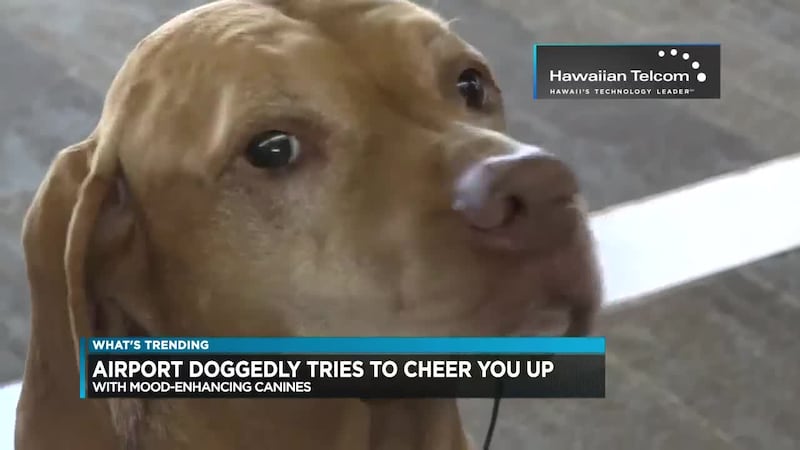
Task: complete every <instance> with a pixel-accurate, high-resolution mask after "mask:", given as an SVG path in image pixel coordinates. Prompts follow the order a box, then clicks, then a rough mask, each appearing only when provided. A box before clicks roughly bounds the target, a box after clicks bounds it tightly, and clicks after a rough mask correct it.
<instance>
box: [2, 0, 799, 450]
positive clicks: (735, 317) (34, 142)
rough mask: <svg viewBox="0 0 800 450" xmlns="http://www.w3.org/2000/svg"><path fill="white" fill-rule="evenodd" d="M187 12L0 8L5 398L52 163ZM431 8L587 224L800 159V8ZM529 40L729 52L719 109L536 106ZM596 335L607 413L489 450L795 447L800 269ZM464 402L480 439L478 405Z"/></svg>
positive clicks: (511, 408) (501, 439)
mask: <svg viewBox="0 0 800 450" xmlns="http://www.w3.org/2000/svg"><path fill="white" fill-rule="evenodd" d="M199 3H201V2H199V1H196V0H162V1H156V0H148V1H137V2H132V1H128V2H109V1H106V0H72V1H67V2H63V1H62V2H57V1H52V0H0V64H1V65H0V318H1V319H0V381H4V380H11V379H16V378H18V377H19V376H20V375H21V371H22V362H23V359H24V353H25V345H26V342H27V331H28V329H27V327H28V325H27V320H28V318H27V314H28V305H27V287H26V282H25V273H24V270H23V266H22V255H21V252H20V248H19V244H18V240H19V239H18V238H19V226H20V223H21V217H22V214H23V212H24V209H25V208H26V207H27V205H28V202H29V201H30V198H31V196H32V194H33V191H34V190H35V188H36V186H37V185H38V183H39V182H40V180H41V177H42V175H43V174H44V170H45V168H46V165H47V163H48V162H49V160H50V158H51V157H52V156H53V155H54V154H55V152H56V151H57V150H59V149H60V148H62V147H64V146H65V145H67V144H70V143H72V142H75V141H77V140H79V139H81V138H82V137H84V136H85V135H86V134H87V133H88V132H89V130H90V129H91V128H92V127H93V126H94V124H95V122H96V120H97V117H98V114H99V110H100V105H101V102H102V96H103V93H104V91H105V89H106V87H107V85H108V83H109V82H110V80H111V77H112V76H113V74H114V72H115V70H116V69H117V68H118V66H119V65H120V63H121V62H122V59H123V58H124V56H125V54H126V53H127V51H128V50H129V49H130V48H131V47H132V45H133V44H134V43H135V42H136V41H137V40H138V39H139V38H141V37H142V36H144V35H145V34H146V33H147V32H148V31H150V30H151V29H152V28H154V27H155V26H156V25H158V24H159V23H160V22H161V21H163V20H165V19H166V18H168V17H170V16H171V15H173V14H174V13H176V12H179V11H181V10H183V9H186V8H188V7H191V6H194V5H196V4H199ZM430 3H435V4H436V9H437V10H438V11H440V12H441V13H442V14H443V15H444V16H445V17H447V18H454V17H458V18H460V21H459V22H457V25H455V27H456V30H458V31H459V32H461V33H462V35H463V36H465V37H466V38H468V39H469V40H470V41H472V42H473V43H474V44H475V45H476V46H477V47H478V48H480V49H481V50H482V51H484V52H485V53H486V55H487V56H488V58H489V59H490V61H491V62H492V63H493V65H494V67H495V69H496V71H497V73H498V76H499V79H500V82H501V85H502V88H503V89H504V91H505V92H506V102H507V107H508V116H509V119H510V124H511V131H512V134H514V135H515V136H517V137H519V138H521V139H523V140H526V141H529V142H534V143H538V144H541V145H542V146H544V147H547V148H550V149H553V150H555V151H557V152H559V153H560V154H562V155H564V156H565V157H566V158H567V159H568V160H569V161H570V162H571V163H572V164H573V165H574V166H575V167H576V168H577V170H578V171H579V174H580V176H581V178H582V181H583V184H584V186H585V187H586V190H587V192H588V196H589V201H590V204H591V205H592V207H593V208H594V209H600V208H604V207H607V206H610V205H614V204H617V203H620V202H623V201H628V200H633V199H637V198H641V197H644V196H647V195H651V194H655V193H658V192H662V191H665V190H668V189H672V188H676V187H679V186H683V185H685V184H687V183H692V182H697V181H700V180H703V179H705V178H708V177H710V176H713V175H717V174H721V173H725V172H729V171H733V170H741V169H745V168H747V167H750V166H752V165H753V164H755V163H758V162H763V161H767V160H770V159H773V158H776V157H779V156H783V155H789V154H793V153H796V152H798V150H800V132H798V123H800V2H796V1H793V0H762V1H760V2H755V1H742V0H703V1H699V0H676V1H673V2H655V1H654V0H651V1H644V2H643V1H635V0H600V1H596V2H586V1H584V0H562V1H559V2H554V1H547V0H438V1H428V2H426V4H430ZM43 18H47V20H43ZM536 41H539V42H547V41H595V42H596V41H600V42H611V41H689V42H691V41H705V42H721V43H722V48H723V50H722V51H723V58H722V62H723V67H722V71H723V90H722V99H721V100H708V101H697V100H689V101H659V100H638V101H598V100H592V101H536V102H534V101H532V100H531V94H530V89H531V86H530V70H531V69H530V65H531V61H530V59H531V58H530V52H531V44H532V43H533V42H536ZM799 231H800V230H799ZM746 238H747V237H743V239H746ZM599 331H600V332H601V333H602V334H606V335H607V336H608V338H609V342H608V347H609V356H608V376H607V378H608V399H606V400H602V401H506V402H505V403H504V405H503V409H502V411H501V416H500V422H499V425H498V431H497V438H496V445H495V448H496V449H521V448H531V449H537V450H548V449H553V450H555V449H558V450H566V449H569V450H573V449H574V450H578V449H609V450H610V449H648V450H649V449H653V450H655V449H670V450H672V449H687V450H694V449H697V450H701V449H709V450H715V449H725V450H728V449H741V450H759V449H768V450H796V449H798V448H800V427H798V426H797V425H798V424H800V407H799V406H798V405H800V339H799V338H800V252H798V251H795V252H789V253H786V254H784V255H781V256H778V257H774V258H770V259H768V260H765V261H761V262H758V263H755V264H753V265H751V266H748V267H745V268H742V269H739V270H736V271H732V272H728V273H725V274H722V275H719V276H715V277H712V278H709V279H706V280H701V281H699V282H696V283H692V284H690V285H686V286H682V287H680V288H677V289H674V290H671V291H669V292H664V293H661V294H658V295H656V296H654V298H651V299H647V300H646V301H643V302H639V303H635V304H631V305H629V306H626V307H624V308H623V309H621V310H618V311H615V312H614V313H610V314H607V315H606V316H604V317H603V323H602V326H601V329H600V330H599ZM465 405H466V415H467V421H468V423H469V424H470V426H471V427H472V428H473V429H474V430H475V434H476V435H482V433H483V432H484V431H485V427H486V421H487V420H488V416H489V409H490V405H489V404H487V403H485V402H480V401H466V402H465Z"/></svg>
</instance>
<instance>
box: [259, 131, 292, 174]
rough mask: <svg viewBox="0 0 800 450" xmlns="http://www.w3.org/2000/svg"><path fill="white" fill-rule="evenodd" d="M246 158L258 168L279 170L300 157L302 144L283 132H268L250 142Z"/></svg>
mask: <svg viewBox="0 0 800 450" xmlns="http://www.w3.org/2000/svg"><path fill="white" fill-rule="evenodd" d="M246 156H247V160H248V161H249V162H250V164H252V165H254V166H256V167H260V168H265V169H277V168H279V167H283V166H287V165H289V164H291V163H293V162H294V161H295V160H296V159H297V157H298V156H300V142H298V140H297V138H296V137H294V136H292V135H290V134H287V133H284V132H282V131H267V132H266V133H261V134H259V135H257V136H256V137H254V138H253V139H252V140H251V141H250V144H248V146H247V151H246Z"/></svg>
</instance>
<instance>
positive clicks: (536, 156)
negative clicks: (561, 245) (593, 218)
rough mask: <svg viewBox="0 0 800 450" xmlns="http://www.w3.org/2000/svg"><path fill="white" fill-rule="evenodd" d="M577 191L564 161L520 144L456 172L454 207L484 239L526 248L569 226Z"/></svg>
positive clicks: (573, 213) (571, 174)
mask: <svg viewBox="0 0 800 450" xmlns="http://www.w3.org/2000/svg"><path fill="white" fill-rule="evenodd" d="M578 190H579V188H578V182H577V179H576V177H575V174H574V173H573V171H572V170H571V169H570V168H569V167H568V166H567V165H566V164H565V163H564V162H563V161H561V160H559V159H558V158H556V157H555V156H553V155H551V154H549V153H547V152H544V151H542V150H540V149H538V148H536V147H531V146H520V148H519V150H518V151H516V152H515V153H513V154H510V155H504V156H493V157H489V158H486V159H484V160H482V161H479V162H478V163H476V164H474V165H473V166H471V167H469V168H468V169H467V170H466V171H465V172H464V173H463V174H462V175H461V176H460V177H458V180H457V182H456V187H455V198H454V202H453V207H454V208H455V209H456V210H457V211H459V212H460V213H461V214H462V215H463V217H464V218H465V219H466V221H467V223H468V224H469V225H470V226H471V227H472V228H474V229H477V230H478V231H480V232H481V233H480V235H483V236H484V237H486V238H487V239H488V240H490V241H492V242H496V243H499V244H502V245H505V246H506V247H513V248H530V247H532V246H535V244H536V243H537V242H538V243H541V242H543V241H547V240H549V239H554V238H556V237H557V236H558V235H559V233H561V232H564V233H565V232H568V231H571V230H570V228H572V227H571V224H573V223H574V222H575V217H576V215H575V209H576V208H575V205H574V202H575V197H576V196H577V194H578ZM561 234H563V233H561Z"/></svg>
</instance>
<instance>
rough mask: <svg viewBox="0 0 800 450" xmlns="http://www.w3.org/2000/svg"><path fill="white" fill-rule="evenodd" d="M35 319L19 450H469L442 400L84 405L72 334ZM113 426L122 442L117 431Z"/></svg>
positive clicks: (454, 414) (451, 405) (451, 406)
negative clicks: (67, 445)
mask: <svg viewBox="0 0 800 450" xmlns="http://www.w3.org/2000/svg"><path fill="white" fill-rule="evenodd" d="M37 313H40V311H35V312H34V316H35V320H34V324H33V336H32V339H31V355H30V357H29V359H28V364H27V367H26V373H25V381H24V387H23V395H22V398H21V401H20V407H19V414H18V426H19V430H18V433H17V434H18V436H17V437H18V443H17V449H18V450H34V449H35V450H42V449H44V450H46V449H51V448H62V447H63V443H64V442H72V443H74V445H75V446H76V448H78V447H80V448H81V449H85V450H101V449H102V450H109V449H120V450H123V449H124V450H167V449H169V450H180V449H190V448H191V449H192V450H200V449H202V450H217V449H220V450H223V449H224V450H227V449H230V448H237V449H243V450H244V449H249V448H253V449H256V448H258V449H260V448H264V445H265V444H266V443H270V447H272V448H291V449H297V450H312V449H313V450H316V449H321V448H324V449H331V450H407V449H415V450H467V449H469V448H471V445H470V444H469V442H468V438H467V437H466V434H465V432H464V430H463V427H462V423H461V419H460V417H459V413H458V408H457V404H456V401H455V400H448V399H441V400H438V399H432V400H367V401H362V400H355V399H347V400H334V399H327V400H322V399H308V400H294V399H270V400H260V399H220V400H192V399H189V400H146V401H139V400H112V402H120V403H117V404H115V405H113V408H112V407H110V406H111V405H110V403H108V401H106V400H80V399H79V398H78V385H79V384H78V372H77V365H76V364H75V360H74V350H73V348H72V347H71V345H72V341H71V339H70V335H69V332H68V327H67V326H64V327H57V328H60V329H59V330H56V329H55V328H54V327H53V326H52V324H53V323H58V321H54V320H52V319H51V318H48V319H47V320H41V321H38V320H37V319H41V317H36V314H37ZM37 322H38V323H37ZM45 323H47V324H48V327H47V328H46V331H47V332H46V333H44V332H43V331H44V330H45V328H43V327H42V326H41V325H43V324H45ZM64 325H66V324H64ZM56 331H57V332H56ZM130 402H132V403H130ZM136 402H138V403H136ZM112 411H113V413H112ZM114 420H116V421H117V423H116V430H119V429H120V428H122V429H123V431H125V430H126V429H127V431H126V432H125V433H122V434H126V433H127V434H128V436H127V438H124V437H121V436H120V434H121V433H119V432H118V431H115V425H114Z"/></svg>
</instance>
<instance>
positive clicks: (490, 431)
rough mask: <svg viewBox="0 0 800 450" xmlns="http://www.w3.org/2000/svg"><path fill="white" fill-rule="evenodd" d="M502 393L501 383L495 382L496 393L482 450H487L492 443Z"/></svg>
mask: <svg viewBox="0 0 800 450" xmlns="http://www.w3.org/2000/svg"><path fill="white" fill-rule="evenodd" d="M502 394H503V383H502V382H498V383H497V395H496V396H495V398H494V404H493V405H492V417H491V418H490V419H489V429H488V430H487V431H486V439H484V441H483V450H489V446H490V445H492V435H494V426H495V425H496V424H497V415H498V413H499V411H500V399H501V398H502Z"/></svg>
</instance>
